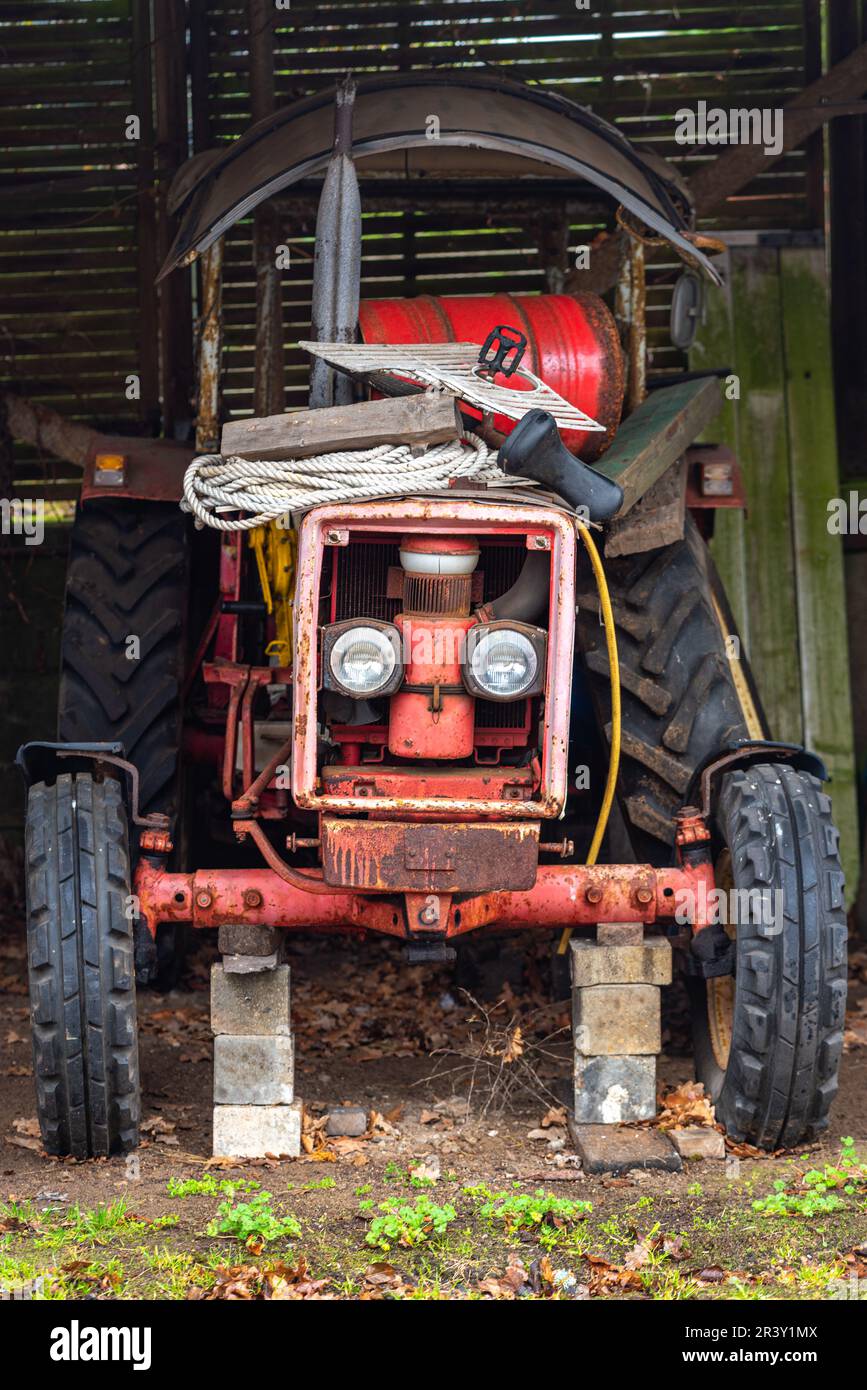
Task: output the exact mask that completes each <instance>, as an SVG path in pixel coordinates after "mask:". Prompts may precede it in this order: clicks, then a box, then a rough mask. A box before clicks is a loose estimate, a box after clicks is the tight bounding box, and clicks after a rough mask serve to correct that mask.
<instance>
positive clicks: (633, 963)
mask: <svg viewBox="0 0 867 1390" xmlns="http://www.w3.org/2000/svg"><path fill="white" fill-rule="evenodd" d="M570 950H571V957H570V965H571V971H572V984H573V985H574V986H576V987H583V986H589V985H670V984H671V945H670V943H669V942H668V941H667V940H666V938H665V937H664V936H652V937H650V938H649V939H648V940H646V941H638V942H633V943H631V944H623V943H617V942H614V941H607V940H606V941H583V940H575V939H573V940H572V941H571V942H570Z"/></svg>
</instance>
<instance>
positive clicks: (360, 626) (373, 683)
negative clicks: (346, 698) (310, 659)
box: [322, 620, 403, 700]
mask: <svg viewBox="0 0 867 1390" xmlns="http://www.w3.org/2000/svg"><path fill="white" fill-rule="evenodd" d="M402 679H403V666H402V664H401V660H400V633H399V632H398V630H397V628H396V627H393V626H392V625H391V623H376V622H374V621H373V620H368V621H367V622H363V621H362V622H348V623H333V624H332V625H331V626H329V627H326V628H325V629H324V632H323V640H322V683H323V685H324V686H325V688H326V689H327V690H339V691H340V692H341V693H342V694H343V695H352V696H354V697H355V698H356V699H360V700H363V699H365V698H366V697H368V696H372V695H391V694H392V693H393V692H394V691H395V690H396V689H397V687H398V686H399V685H400V683H401V681H402Z"/></svg>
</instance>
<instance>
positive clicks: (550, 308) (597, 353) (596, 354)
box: [359, 294, 624, 462]
mask: <svg viewBox="0 0 867 1390" xmlns="http://www.w3.org/2000/svg"><path fill="white" fill-rule="evenodd" d="M359 322H360V325H361V336H362V338H363V339H364V341H365V342H366V343H479V344H481V343H483V342H484V340H485V338H486V337H487V336H488V334H489V333H490V331H491V329H492V328H496V327H497V325H498V324H508V326H509V327H511V328H518V329H520V331H521V332H522V333H524V334H525V335H526V338H527V350H526V352H525V354H524V360H523V365H525V366H527V367H529V369H530V370H531V371H533V372H535V373H536V375H537V376H538V377H541V378H542V380H543V381H544V382H546V383H547V385H548V386H550V387H552V389H553V390H555V391H558V392H559V393H560V395H561V396H563V397H564V399H565V400H567V401H569V403H570V404H571V405H574V406H577V407H578V408H579V409H580V410H583V411H584V412H585V414H587V415H589V416H590V417H591V419H593V420H596V421H598V423H599V424H600V425H604V426H605V433H604V434H603V433H602V432H601V431H574V430H572V431H568V432H564V434H563V439H564V441H565V443H566V444H567V445H568V447H569V448H570V449H572V450H573V452H574V453H576V454H579V455H580V457H581V458H583V459H585V460H586V461H587V462H590V461H592V460H593V459H595V458H598V457H599V455H600V454H601V453H603V452H604V450H605V449H606V448H607V447H608V445H609V444H610V442H611V440H612V438H613V436H614V431H615V430H616V428H617V426H618V424H619V423H620V413H621V411H622V409H623V393H624V372H623V354H622V352H621V348H620V340H619V338H618V335H617V328H616V326H615V323H614V318H613V316H612V314H611V312H610V310H609V309H608V307H607V305H606V304H605V303H604V301H603V300H601V299H600V298H599V297H598V296H597V295H595V294H576V295H568V294H539V295H530V294H492V295H451V296H449V297H447V298H443V297H435V296H433V295H420V296H419V297H418V298H417V299H365V300H362V302H361V305H360V308H359ZM497 380H498V381H499V382H500V383H502V384H506V378H503V377H498V378H497ZM508 384H509V385H511V386H514V387H520V382H519V381H518V380H517V379H516V378H515V377H512V378H511V379H510V380H509V381H508ZM470 413H471V414H478V412H476V411H471V412H470ZM494 425H495V428H496V429H498V430H499V431H500V432H501V433H503V434H508V433H509V431H510V430H511V429H513V428H514V421H511V420H507V419H505V418H504V417H502V416H497V417H496V418H495V421H494Z"/></svg>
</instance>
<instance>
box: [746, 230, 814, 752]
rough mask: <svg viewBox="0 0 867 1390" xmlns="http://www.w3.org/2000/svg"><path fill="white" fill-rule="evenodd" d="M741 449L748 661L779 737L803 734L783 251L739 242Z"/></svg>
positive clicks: (773, 732)
mask: <svg viewBox="0 0 867 1390" xmlns="http://www.w3.org/2000/svg"><path fill="white" fill-rule="evenodd" d="M731 257H732V306H733V322H734V345H735V363H734V366H735V370H736V372H737V375H738V378H739V382H740V403H739V421H738V432H739V440H738V452H739V458H740V462H741V468H742V470H743V477H744V485H745V488H746V493H747V523H746V527H745V530H744V571H745V575H746V582H747V586H748V600H749V614H750V620H749V634H750V661H751V664H752V667H753V671H754V674H755V677H756V682H757V684H758V688H759V692H760V694H761V698H762V702H763V704H764V706H765V710H766V712H767V716H768V720H769V723H770V730H771V735H772V737H774V738H781V739H786V740H788V741H790V742H792V743H800V742H801V741H802V737H803V721H802V716H801V694H800V679H799V657H798V623H797V597H796V591H795V572H794V561H793V557H792V537H791V525H792V518H791V502H790V497H789V440H788V432H787V423H786V398H785V379H784V364H783V341H782V327H781V303H780V279H779V266H778V253H777V251H775V250H772V249H770V248H766V247H735V248H733V249H732V252H731Z"/></svg>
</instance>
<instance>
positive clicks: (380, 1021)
mask: <svg viewBox="0 0 867 1390" xmlns="http://www.w3.org/2000/svg"><path fill="white" fill-rule="evenodd" d="M0 942H2V945H0V1174H2V1184H0V1196H2V1197H3V1199H4V1202H5V1205H3V1206H0V1287H2V1289H3V1290H5V1294H4V1296H5V1297H10V1296H19V1297H20V1296H33V1297H37V1298H57V1299H64V1298H66V1299H70V1298H72V1299H79V1298H99V1299H140V1298H149V1299H153V1298H160V1299H163V1298H165V1299H183V1298H244V1299H249V1298H346V1297H348V1298H364V1299H378V1298H397V1299H400V1298H413V1299H437V1298H439V1299H478V1298H515V1297H527V1298H555V1299H566V1298H581V1299H586V1298H606V1299H610V1298H631V1299H680V1298H686V1299H734V1298H736V1299H790V1298H797V1299H804V1298H808V1299H813V1298H815V1299H819V1298H843V1297H853V1296H854V1297H859V1296H860V1297H867V1167H865V1168H864V1169H863V1170H862V1169H861V1168H858V1169H853V1170H846V1172H845V1174H844V1176H845V1177H846V1179H847V1181H846V1182H845V1184H844V1183H843V1181H842V1180H840V1182H839V1183H837V1185H836V1186H834V1183H832V1186H833V1187H834V1194H835V1196H834V1202H833V1203H832V1204H831V1206H832V1207H833V1208H834V1209H833V1210H829V1211H827V1212H824V1211H820V1212H819V1213H818V1214H817V1213H816V1212H815V1210H810V1209H809V1208H804V1209H803V1211H802V1210H801V1209H800V1208H799V1202H800V1198H799V1197H797V1196H796V1197H795V1199H794V1208H795V1211H794V1214H789V1215H774V1214H769V1213H768V1212H766V1211H758V1210H756V1209H755V1208H754V1205H753V1204H754V1202H755V1201H757V1200H760V1199H762V1198H764V1197H766V1196H767V1195H768V1194H769V1193H771V1192H772V1191H773V1185H774V1183H775V1181H777V1182H782V1183H783V1185H784V1187H785V1188H786V1189H787V1190H788V1191H790V1192H791V1193H794V1194H798V1193H800V1192H802V1191H805V1190H806V1188H804V1186H803V1184H802V1182H801V1175H802V1174H803V1173H804V1172H805V1171H806V1170H808V1169H813V1170H820V1171H821V1170H823V1169H824V1167H825V1165H834V1164H835V1163H836V1162H837V1160H838V1159H839V1155H840V1139H841V1138H842V1137H844V1136H852V1137H853V1138H854V1140H855V1153H856V1154H857V1155H858V1157H859V1159H860V1160H867V953H865V952H864V951H863V949H862V950H860V951H859V952H856V953H854V954H853V961H852V985H853V988H852V997H851V1014H850V1028H849V1030H848V1032H847V1051H846V1055H845V1058H844V1066H843V1073H842V1083H841V1089H840V1095H839V1099H838V1101H837V1103H836V1106H835V1109H834V1111H833V1114H832V1125H831V1130H830V1132H829V1135H828V1136H827V1138H826V1140H825V1142H824V1143H822V1144H821V1145H818V1146H814V1147H813V1148H811V1149H810V1151H809V1154H808V1155H807V1156H806V1157H805V1155H804V1153H803V1151H799V1152H798V1153H797V1154H780V1155H777V1156H773V1157H767V1156H762V1155H758V1154H756V1153H755V1152H750V1151H749V1150H747V1149H744V1148H742V1149H738V1148H737V1147H735V1148H733V1149H732V1148H731V1146H730V1152H729V1155H728V1158H727V1160H726V1161H725V1162H722V1161H718V1160H717V1161H713V1160H705V1161H693V1162H690V1163H688V1164H686V1165H685V1167H684V1172H683V1173H682V1174H668V1173H653V1172H639V1171H633V1172H631V1173H630V1174H628V1175H626V1176H625V1177H621V1178H616V1179H614V1178H600V1177H590V1176H585V1175H584V1174H583V1173H582V1172H581V1170H580V1166H579V1164H578V1160H577V1158H576V1156H575V1154H574V1152H573V1151H572V1148H571V1145H570V1141H569V1137H568V1132H567V1130H566V1129H565V1127H564V1123H563V1122H564V1119H565V1112H564V1111H563V1110H562V1109H561V1108H560V1106H561V1102H562V1098H563V1095H564V1091H563V1085H564V1082H565V1079H566V1078H567V1076H568V1071H569V1055H570V1048H569V1043H568V1033H567V1031H566V1030H567V1028H568V1022H569V1019H568V1009H567V1006H566V1004H564V1003H551V1002H549V1001H550V996H551V989H550V980H549V978H548V967H547V954H548V951H549V950H550V943H542V942H537V943H523V944H517V945H516V944H514V943H504V944H505V945H506V946H507V947H508V951H507V956H508V962H509V969H508V972H507V973H508V976H509V980H510V983H506V984H505V986H503V987H501V988H500V989H499V991H498V992H497V994H495V997H494V999H493V1000H492V1001H488V1002H485V1001H484V1000H483V1001H482V1002H481V1003H477V1002H474V1001H473V1000H472V999H470V998H469V997H468V996H467V995H466V994H465V993H463V992H462V989H461V988H460V987H459V985H458V983H457V982H456V979H455V972H454V970H453V969H452V968H450V967H436V968H431V967H412V968H409V967H407V966H405V965H404V963H403V960H402V955H401V952H400V948H399V947H398V946H397V945H396V944H395V943H390V942H378V941H372V942H368V943H366V944H364V945H361V944H358V943H354V942H353V943H346V942H340V941H330V942H327V943H325V944H323V943H321V942H316V941H313V940H311V939H309V938H298V939H294V940H293V941H292V943H291V945H290V948H289V963H290V964H291V966H292V969H293V975H292V990H293V1022H294V1026H295V1030H296V1048H297V1057H298V1063H297V1071H296V1091H297V1094H298V1095H299V1096H300V1097H301V1098H302V1099H303V1101H304V1103H305V1107H306V1112H307V1118H306V1129H305V1144H306V1147H307V1149H309V1152H307V1153H305V1154H304V1156H303V1157H302V1158H301V1159H298V1160H267V1161H263V1162H258V1163H249V1162H238V1163H233V1164H228V1163H226V1162H225V1161H223V1162H222V1163H220V1164H215V1163H212V1162H209V1155H210V1123H211V1036H210V1031H209V1026H208V978H209V970H210V965H211V962H212V961H213V960H214V959H216V955H215V950H214V945H213V943H212V942H211V941H210V940H206V939H203V940H200V941H199V942H197V945H196V949H195V951H194V953H193V955H192V956H191V958H190V959H189V961H188V964H187V969H186V972H185V977H184V988H183V989H179V990H176V991H173V992H172V993H171V994H168V995H158V994H154V993H149V992H148V993H142V994H141V995H140V1000H139V1015H140V1030H141V1059H142V1078H143V1093H144V1094H143V1111H144V1126H143V1129H144V1134H145V1135H146V1138H145V1141H144V1143H143V1146H142V1148H141V1150H140V1152H139V1155H138V1162H137V1163H136V1162H135V1161H134V1160H133V1161H130V1160H126V1159H123V1158H119V1159H114V1160H111V1161H94V1162H87V1163H76V1162H71V1161H62V1160H58V1159H52V1158H48V1157H47V1156H45V1154H44V1153H43V1152H42V1150H41V1144H40V1141H39V1138H38V1128H37V1126H36V1122H35V1118H34V1116H35V1110H34V1100H33V1093H32V1075H31V1056H30V1037H29V1026H28V1007H27V996H26V985H25V978H24V958H23V944H22V932H21V928H20V918H18V917H17V915H16V916H14V917H12V918H11V919H10V920H9V921H7V923H6V925H5V930H4V931H3V933H2V937H0ZM488 984H489V985H490V981H488ZM500 984H501V986H502V981H500ZM477 985H478V988H477V993H482V994H483V993H485V981H484V980H481V981H477ZM488 992H489V991H488ZM497 995H498V997H499V1002H497ZM666 1020H667V1021H666V1049H667V1050H666V1055H665V1057H664V1058H663V1060H662V1062H661V1064H660V1069H659V1070H660V1083H661V1091H662V1092H669V1093H670V1092H671V1091H672V1090H673V1089H674V1088H677V1087H682V1084H683V1083H685V1082H688V1081H689V1080H690V1078H691V1063H690V1059H689V1056H688V1039H687V1033H686V1027H685V1015H684V1009H683V1007H682V1005H681V1002H680V998H679V996H678V995H677V994H676V993H675V994H674V995H673V997H672V999H671V1000H670V1001H669V1004H668V1007H667V1014H666ZM343 1102H349V1103H352V1104H355V1105H360V1106H363V1107H364V1108H365V1109H366V1110H367V1111H368V1112H369V1114H370V1117H371V1118H370V1124H369V1128H368V1133H367V1134H366V1135H365V1136H364V1137H362V1138H359V1139H342V1140H332V1139H328V1138H326V1137H325V1136H324V1133H323V1123H322V1121H321V1119H320V1117H322V1116H323V1115H324V1113H325V1112H326V1111H327V1110H328V1109H330V1108H331V1107H333V1106H335V1105H338V1104H340V1103H343ZM670 1106H671V1118H672V1119H674V1120H676V1121H683V1120H685V1119H688V1118H689V1115H690V1113H692V1111H691V1109H690V1107H692V1110H694V1111H695V1113H696V1115H697V1116H698V1117H699V1118H701V1117H702V1116H703V1115H704V1117H705V1120H706V1121H707V1119H708V1116H707V1114H706V1111H707V1107H706V1104H705V1103H704V1102H703V1101H702V1099H701V1097H698V1098H696V1097H695V1096H694V1095H693V1096H692V1098H691V1099H690V1093H689V1091H688V1090H687V1091H683V1090H681V1091H680V1092H676V1094H675V1097H674V1099H673V1100H672V1101H671V1102H670ZM852 1174H854V1180H853V1181H848V1179H849V1178H850V1177H851V1176H852ZM189 1179H194V1180H196V1182H197V1183H199V1184H204V1185H205V1186H206V1187H208V1188H209V1189H210V1190H209V1191H207V1192H204V1193H198V1194H193V1195H170V1193H169V1191H168V1186H169V1184H170V1182H172V1180H174V1183H175V1184H178V1183H181V1182H183V1181H185V1180H189ZM814 1181H815V1180H814ZM245 1182H246V1184H247V1188H248V1190H246V1191H245V1190H244V1188H243V1184H244V1183H245ZM221 1183H222V1184H224V1187H223V1190H220V1189H219V1188H218V1184H221ZM225 1184H242V1186H241V1189H240V1190H238V1188H237V1187H236V1188H235V1190H233V1191H227V1190H226V1188H225ZM254 1184H258V1185H259V1186H258V1188H257V1187H255V1186H254ZM849 1189H851V1190H849ZM261 1190H264V1191H265V1192H266V1193H269V1194H271V1196H270V1198H266V1199H263V1200H261V1201H259V1202H258V1203H257V1202H256V1198H257V1194H258V1193H259V1192H260V1191H261ZM838 1193H839V1195H837V1194H838ZM498 1194H499V1195H498ZM536 1194H538V1195H536ZM251 1200H252V1201H253V1202H254V1206H258V1207H259V1208H264V1209H265V1211H266V1212H267V1216H266V1217H264V1218H263V1217H262V1214H261V1211H260V1214H259V1216H258V1217H257V1218H256V1219H255V1220H254V1222H253V1227H252V1228H249V1229H251V1230H252V1234H250V1235H249V1238H248V1239H247V1240H246V1241H245V1239H244V1235H245V1233H246V1230H247V1229H248V1228H244V1229H241V1228H239V1229H240V1232H241V1233H240V1235H237V1234H236V1235H232V1234H229V1233H222V1232H219V1231H218V1230H217V1229H216V1227H217V1226H218V1225H219V1224H220V1223H221V1221H223V1220H224V1216H225V1211H226V1210H228V1209H237V1207H238V1206H239V1205H242V1204H243V1206H244V1209H245V1210H247V1204H249V1203H250V1202H251ZM221 1203H225V1204H226V1207H225V1208H224V1212H223V1214H221V1213H220V1211H219V1210H218V1208H220V1206H221ZM383 1203H384V1204H386V1206H387V1209H386V1210H383V1208H382V1204H383ZM242 1215H243V1213H242ZM377 1218H382V1219H380V1220H379V1221H378V1222H377ZM233 1219H234V1220H237V1219H239V1218H238V1216H237V1213H236V1216H235V1217H234V1218H233V1217H231V1216H230V1218H229V1220H230V1221H231V1220H233ZM212 1222H213V1223H216V1225H215V1226H214V1227H213V1228H212V1233H210V1234H209V1233H208V1227H209V1225H210V1223H212ZM263 1222H264V1225H263ZM268 1236H270V1238H266V1237H268ZM374 1240H377V1243H376V1244H374V1243H373V1242H374Z"/></svg>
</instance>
